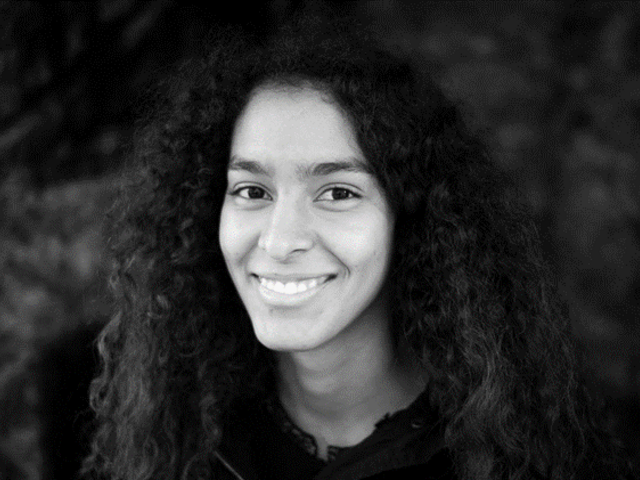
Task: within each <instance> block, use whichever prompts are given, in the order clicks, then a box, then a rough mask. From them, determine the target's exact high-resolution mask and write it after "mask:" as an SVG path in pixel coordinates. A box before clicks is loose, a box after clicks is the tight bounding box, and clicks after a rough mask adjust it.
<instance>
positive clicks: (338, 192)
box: [318, 187, 360, 201]
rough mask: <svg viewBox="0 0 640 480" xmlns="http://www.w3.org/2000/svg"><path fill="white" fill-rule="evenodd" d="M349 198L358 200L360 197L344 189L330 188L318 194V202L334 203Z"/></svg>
mask: <svg viewBox="0 0 640 480" xmlns="http://www.w3.org/2000/svg"><path fill="white" fill-rule="evenodd" d="M351 198H360V195H358V194H357V193H355V192H354V191H352V190H349V189H348V188H345V187H331V188H328V189H326V190H325V191H324V192H322V193H321V194H320V196H319V197H318V200H323V201H327V200H328V201H336V200H349V199H351Z"/></svg>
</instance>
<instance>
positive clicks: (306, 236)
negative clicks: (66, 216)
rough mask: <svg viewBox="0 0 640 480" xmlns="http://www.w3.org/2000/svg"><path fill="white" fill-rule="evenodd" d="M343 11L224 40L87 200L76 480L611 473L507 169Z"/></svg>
mask: <svg viewBox="0 0 640 480" xmlns="http://www.w3.org/2000/svg"><path fill="white" fill-rule="evenodd" d="M352 27H353V25H350V24H348V23H343V22H340V21H336V22H323V21H316V20H314V19H313V18H305V19H302V20H298V21H296V22H292V23H291V24H290V25H287V26H285V27H283V28H281V29H279V30H278V32H277V33H276V34H274V35H273V36H271V37H269V38H250V37H245V36H243V35H240V34H236V33H235V32H231V31H224V32H223V33H220V34H218V35H217V36H216V37H215V38H213V39H212V40H211V41H210V42H209V45H208V47H207V53H206V55H203V56H202V57H199V58H196V59H193V60H191V61H188V62H186V63H184V64H182V65H181V66H180V67H179V68H178V69H177V70H176V71H175V72H174V73H173V74H172V75H170V76H169V77H168V78H166V79H164V80H163V81H162V82H161V83H160V84H159V85H158V88H157V90H156V93H155V95H154V97H153V103H152V106H151V108H149V109H148V112H147V113H146V114H145V116H144V118H143V119H142V120H141V123H140V126H139V128H138V131H137V136H136V140H135V143H134V147H133V149H132V152H131V159H130V162H129V165H128V168H127V169H126V171H125V173H124V176H123V182H122V185H121V188H120V192H119V196H118V199H117V201H116V203H115V205H114V206H113V207H112V209H111V211H110V218H109V224H108V229H107V232H108V240H109V247H110V254H111V256H112V270H111V276H110V286H111V289H112V292H113V295H114V301H115V310H114V314H113V316H112V317H111V319H110V321H109V322H108V324H107V325H106V326H105V328H104V329H103V331H102V333H101V335H100V338H99V342H98V347H99V352H100V356H101V360H102V370H101V373H100V375H99V376H98V377H97V378H96V379H95V380H94V382H93V384H92V388H91V403H92V407H93V409H94V411H95V413H96V416H97V429H96V433H95V436H94V438H93V445H92V452H91V455H90V456H89V457H88V458H87V459H86V460H85V464H84V471H85V474H86V475H87V476H88V478H105V479H127V480H134V479H136V480H142V479H155V480H158V479H191V478H203V479H204V478H211V479H237V480H240V479H243V480H264V479H282V480H290V479H318V480H321V479H322V480H330V479H331V480H333V479H336V480H337V479H344V480H347V479H348V480H357V479H383V478H402V479H414V478H415V479H418V478H420V479H425V478H434V479H435V478H440V479H454V478H455V479H474V480H489V479H496V480H497V479H576V480H577V479H606V478H611V479H613V478H616V479H617V478H633V477H632V473H631V471H630V467H629V466H628V465H627V462H626V461H625V459H624V456H623V453H622V450H621V449H619V447H618V446H617V443H616V442H615V441H614V440H613V439H611V438H609V436H608V435H607V434H606V433H605V429H604V428H603V427H601V426H600V425H599V419H598V415H597V412H596V411H595V410H594V409H593V408H592V407H591V403H592V402H591V400H590V398H589V395H588V394H587V391H586V389H585V388H584V386H583V385H582V383H581V380H580V366H579V362H578V357H577V354H576V351H575V348H574V345H573V341H572V337H571V333H570V328H569V322H568V319H567V315H566V313H565V311H564V307H563V303H562V300H561V299H560V297H559V295H558V294H557V292H556V287H555V284H554V279H553V275H552V274H551V273H550V269H549V268H548V266H547V263H546V262H545V260H544V258H543V255H542V253H541V247H540V241H539V239H538V235H537V233H536V228H535V225H534V222H533V220H532V219H531V218H530V215H529V213H528V211H527V208H526V207H525V206H524V202H522V200H521V198H520V197H519V195H518V190H517V188H516V187H517V186H514V185H512V183H511V182H510V180H509V178H508V177H507V176H506V175H505V174H503V173H501V171H500V170H499V169H498V168H497V167H496V166H495V164H494V162H493V161H492V159H491V155H490V153H489V149H488V148H487V147H486V146H485V144H484V142H483V140H482V138H481V137H480V136H478V135H476V134H475V133H473V132H472V131H471V130H470V129H469V128H467V127H466V126H465V122H464V120H463V117H462V114H461V111H460V109H459V107H458V106H457V105H456V104H454V103H452V102H451V101H450V100H448V99H447V98H446V97H445V95H444V94H443V93H442V91H441V90H440V89H439V88H438V87H437V86H436V85H435V83H434V82H432V81H431V80H430V79H429V77H428V72H424V71H423V69H421V68H420V67H421V66H420V65H416V64H415V63H414V62H412V61H411V60H410V59H406V58H403V57H402V56H401V55H399V54H395V53H393V54H392V53H389V52H388V51H387V50H385V49H383V48H381V47H380V46H378V44H377V43H376V41H375V40H374V39H372V38H370V37H369V36H367V35H365V34H364V33H362V34H361V33H358V31H356V30H355V29H354V28H352Z"/></svg>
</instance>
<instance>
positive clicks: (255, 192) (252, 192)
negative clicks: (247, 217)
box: [232, 185, 271, 200]
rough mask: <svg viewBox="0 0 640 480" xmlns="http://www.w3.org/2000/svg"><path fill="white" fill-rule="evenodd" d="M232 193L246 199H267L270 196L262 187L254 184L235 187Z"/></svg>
mask: <svg viewBox="0 0 640 480" xmlns="http://www.w3.org/2000/svg"><path fill="white" fill-rule="evenodd" d="M232 195H235V196H238V197H241V198H246V199H247V200H268V199H270V198H271V197H270V196H269V194H268V193H267V192H266V191H265V189H264V188H261V187H256V186H255V185H250V186H247V187H240V188H237V189H235V190H234V191H233V192H232Z"/></svg>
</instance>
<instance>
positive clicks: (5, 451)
mask: <svg viewBox="0 0 640 480" xmlns="http://www.w3.org/2000/svg"><path fill="white" fill-rule="evenodd" d="M332 4H333V2H328V1H327V2H315V3H314V4H313V5H315V6H316V7H315V8H318V9H319V10H322V6H323V5H329V6H331V5H332ZM338 4H339V5H341V6H340V10H341V11H343V12H345V13H351V14H354V15H356V16H357V17H358V18H359V19H361V20H362V21H363V22H364V23H365V24H368V25H371V26H372V27H373V28H374V29H375V30H377V31H378V32H379V35H380V37H381V38H382V39H383V40H384V41H385V42H386V43H388V45H389V46H390V48H392V49H398V50H401V51H404V52H410V53H411V54H414V55H417V56H420V57H422V58H424V60H425V65H429V68H430V69H431V70H432V73H433V75H434V76H435V77H436V78H437V80H438V82H439V83H440V84H441V85H442V86H443V87H444V88H445V90H446V91H447V92H448V93H449V95H450V96H451V97H453V98H455V99H457V100H459V101H460V102H462V103H463V105H465V109H466V111H467V112H468V116H469V121H470V122H471V123H472V124H473V125H474V126H476V127H481V128H488V129H489V136H488V138H489V141H490V144H491V146H492V148H493V150H494V151H495V158H496V161H497V162H499V163H500V164H501V165H502V166H504V167H505V168H506V169H507V170H508V171H509V172H511V173H512V174H513V176H514V177H515V178H516V180H517V181H518V183H519V184H520V185H521V186H522V188H523V191H524V192H525V194H526V196H527V200H528V201H529V203H530V204H531V207H532V209H533V211H534V213H535V215H536V218H537V219H538V221H539V225H540V231H541V233H542V236H543V239H544V245H545V250H546V251H547V254H548V256H549V259H550V260H551V262H552V263H553V265H554V267H555V268H556V271H557V272H558V276H559V279H560V282H561V289H562V292H563V294H564V295H565V297H566V299H567V301H568V302H569V305H570V308H571V318H572V322H573V327H574V334H575V336H576V338H577V340H578V343H579V345H580V346H581V348H582V351H583V353H584V356H585V362H586V365H587V369H588V370H587V371H588V381H589V384H590V386H591V388H593V390H594V392H597V393H599V394H602V395H604V397H605V398H606V399H608V401H609V403H610V404H611V407H612V408H611V415H610V418H609V419H608V421H609V422H611V425H612V427H613V428H615V429H616V430H617V431H618V433H619V434H620V436H622V437H623V438H624V439H625V440H626V441H627V443H628V446H629V447H630V449H631V450H632V452H633V453H634V455H635V456H636V458H637V459H640V447H639V446H638V441H637V440H636V439H637V438H640V322H639V320H638V316H639V313H640V188H639V187H640V161H639V159H640V136H639V135H638V132H640V128H639V127H640V125H639V120H640V56H639V53H640V6H639V5H638V4H636V3H633V2H610V1H609V2H601V3H599V2H575V3H573V2H547V1H545V2H542V1H539V2H452V1H451V2H445V1H438V2H426V1H415V0H414V1H400V0H395V1H394V0H386V1H352V2H336V5H338ZM218 5H220V6H218ZM300 6H301V2H298V1H287V0H274V1H269V2H263V3H261V4H260V5H259V6H257V7H255V6H251V4H250V2H210V6H196V5H189V4H188V3H184V2H177V1H155V2H140V1H133V0H103V1H96V2H42V3H39V2H27V1H0V41H1V44H0V274H1V277H0V478H1V479H3V480H4V479H11V480H13V479H21V478H25V479H44V480H49V479H66V478H71V473H70V472H71V471H72V470H73V469H75V468H76V467H77V465H78V458H79V456H80V455H81V453H79V452H82V449H83V448H86V440H85V437H84V433H85V427H84V425H85V420H86V419H88V418H90V415H89V414H88V413H87V412H86V411H84V409H85V408H86V402H87V400H86V396H87V395H86V389H87V387H88V382H89V380H90V378H91V377H92V375H93V374H94V371H93V369H94V366H95V354H94V353H93V350H92V347H91V341H92V340H93V338H94V336H95V333H96V331H97V330H98V329H99V327H100V325H101V324H102V323H103V322H104V320H105V318H106V316H107V315H108V302H107V300H106V298H105V294H104V286H103V272H104V268H103V258H102V256H101V243H100V237H99V224H100V221H101V219H102V216H103V212H104V210H105V208H106V206H107V205H108V204H109V201H110V198H111V196H112V195H113V183H112V182H113V173H114V172H115V171H116V170H117V168H118V166H119V165H120V164H121V162H122V158H123V154H124V152H125V151H126V145H127V142H128V140H129V139H130V135H131V131H132V125H133V121H134V119H135V118H136V112H137V108H138V103H137V101H138V99H139V96H140V95H141V93H142V92H144V90H145V88H146V87H147V86H148V85H149V84H150V82H152V81H153V80H154V79H155V78H157V77H158V75H159V74H161V72H162V71H163V70H164V69H165V68H166V67H167V66H168V65H170V64H172V63H174V62H176V61H179V60H180V59H181V58H184V57H185V56H187V55H189V54H190V53H192V52H196V51H198V49H199V48H200V47H201V46H202V39H203V38H204V37H205V35H206V33H207V31H208V30H209V29H211V28H215V27H216V25H227V24H232V25H235V26H237V28H244V29H248V30H252V31H257V32H262V33H268V32H269V31H270V30H271V29H273V28H274V26H275V25H277V24H278V23H279V22H281V21H282V20H283V19H286V18H287V17H288V16H290V15H291V14H292V13H293V12H295V11H296V10H297V9H299V8H300Z"/></svg>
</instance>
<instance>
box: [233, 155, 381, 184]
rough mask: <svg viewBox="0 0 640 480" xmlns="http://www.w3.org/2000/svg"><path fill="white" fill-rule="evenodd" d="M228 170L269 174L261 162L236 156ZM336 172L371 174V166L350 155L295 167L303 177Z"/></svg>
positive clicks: (320, 175)
mask: <svg viewBox="0 0 640 480" xmlns="http://www.w3.org/2000/svg"><path fill="white" fill-rule="evenodd" d="M228 170H234V171H245V172H249V173H253V174H255V175H266V176H271V173H270V171H269V169H268V168H267V167H265V166H264V165H263V164H262V163H260V162H257V161H255V160H248V159H244V158H239V157H236V156H233V157H231V160H230V162H229V167H228ZM337 172H355V173H366V174H369V175H372V174H373V171H372V170H371V167H370V166H369V165H368V164H367V163H366V162H365V161H364V160H361V159H359V158H355V157H350V158H347V159H344V160H333V161H327V162H318V163H312V164H311V165H304V166H303V165H300V166H298V168H297V169H296V173H297V175H298V176H299V177H300V178H303V179H305V178H309V177H323V176H327V175H331V174H333V173H337Z"/></svg>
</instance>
